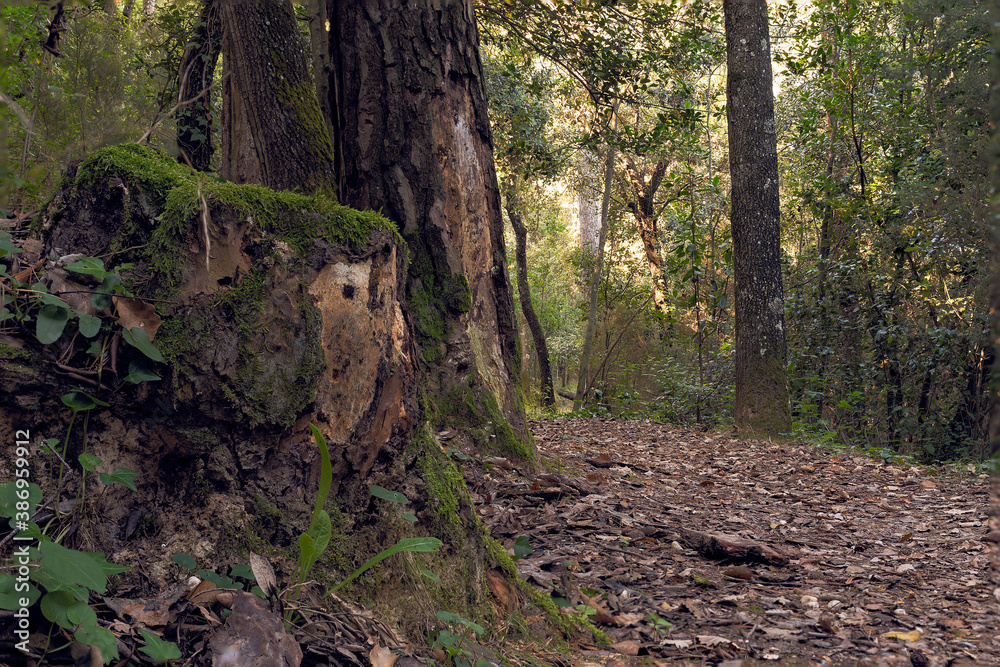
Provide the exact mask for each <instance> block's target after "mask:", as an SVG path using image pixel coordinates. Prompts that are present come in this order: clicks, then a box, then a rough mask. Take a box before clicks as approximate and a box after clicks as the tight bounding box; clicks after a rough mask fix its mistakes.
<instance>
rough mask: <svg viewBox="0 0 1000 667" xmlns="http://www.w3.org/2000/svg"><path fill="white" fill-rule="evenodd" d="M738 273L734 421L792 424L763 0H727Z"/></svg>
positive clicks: (771, 429)
mask: <svg viewBox="0 0 1000 667" xmlns="http://www.w3.org/2000/svg"><path fill="white" fill-rule="evenodd" d="M723 7H724V11H725V15H726V60H727V64H728V69H729V80H728V84H727V86H726V97H727V113H728V116H729V168H730V173H731V174H732V202H733V212H732V229H733V258H734V269H735V278H736V362H735V365H736V369H735V370H736V427H737V428H738V429H739V430H740V431H741V432H743V433H745V434H747V435H749V434H759V435H766V434H773V433H780V432H787V431H788V429H789V428H790V425H791V414H790V411H789V405H788V382H787V369H786V348H785V328H784V319H785V314H784V296H783V289H782V282H781V240H780V236H781V227H780V221H779V216H780V209H779V205H778V154H777V143H776V138H775V128H774V93H773V91H772V85H773V83H772V76H771V49H770V36H769V31H768V24H767V4H766V2H765V0H725V2H724V4H723Z"/></svg>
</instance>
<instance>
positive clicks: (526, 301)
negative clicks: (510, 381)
mask: <svg viewBox="0 0 1000 667" xmlns="http://www.w3.org/2000/svg"><path fill="white" fill-rule="evenodd" d="M506 195H507V217H508V218H509V219H510V226H511V227H513V229H514V243H515V245H514V261H515V264H516V265H517V295H518V297H519V298H520V300H521V312H522V313H524V321H525V322H527V324H528V329H529V330H530V331H531V341H532V343H534V345H535V354H536V356H537V357H538V366H539V375H540V376H541V377H540V380H541V385H542V405H544V406H545V407H551V406H553V405H555V403H556V396H555V390H554V388H553V386H552V367H551V366H550V364H549V347H548V345H547V344H546V343H545V332H544V331H543V330H542V324H541V322H539V321H538V315H537V314H536V313H535V306H534V304H533V303H532V301H531V287H530V286H529V285H528V253H527V246H528V230H527V229H526V228H525V226H524V221H523V220H521V201H520V198H519V197H518V184H517V182H516V181H515V180H514V178H511V179H510V182H508V183H507V187H506Z"/></svg>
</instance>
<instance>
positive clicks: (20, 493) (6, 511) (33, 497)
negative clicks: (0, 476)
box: [0, 481, 42, 518]
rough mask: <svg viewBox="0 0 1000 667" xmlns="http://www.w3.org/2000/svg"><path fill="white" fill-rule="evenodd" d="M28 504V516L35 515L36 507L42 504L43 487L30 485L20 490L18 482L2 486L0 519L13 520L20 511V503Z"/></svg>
mask: <svg viewBox="0 0 1000 667" xmlns="http://www.w3.org/2000/svg"><path fill="white" fill-rule="evenodd" d="M24 501H27V502H28V509H27V510H26V511H27V513H28V515H29V516H30V515H31V514H34V512H35V506H36V505H38V503H40V502H42V487H40V486H38V485H37V484H31V483H28V484H26V485H22V486H21V488H18V484H17V481H13V482H4V483H3V484H0V517H10V518H13V517H14V514H15V513H16V512H17V511H18V509H17V503H18V502H24Z"/></svg>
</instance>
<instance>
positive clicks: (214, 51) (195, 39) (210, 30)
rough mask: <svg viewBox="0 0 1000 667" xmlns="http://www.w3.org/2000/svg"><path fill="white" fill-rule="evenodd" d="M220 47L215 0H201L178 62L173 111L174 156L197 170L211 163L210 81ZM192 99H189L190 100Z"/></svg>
mask: <svg viewBox="0 0 1000 667" xmlns="http://www.w3.org/2000/svg"><path fill="white" fill-rule="evenodd" d="M221 49H222V23H221V21H220V20H219V7H218V2H217V0H205V4H204V6H203V7H202V11H201V16H200V17H199V19H198V23H197V24H196V26H195V29H194V34H192V35H191V42H190V45H189V46H188V48H187V49H186V50H185V51H184V56H183V57H182V58H181V66H180V77H179V78H180V83H179V88H180V90H179V92H178V96H177V97H178V102H180V103H181V104H185V102H186V103H187V104H185V106H182V107H181V109H180V111H178V113H177V148H178V150H179V151H180V155H179V156H178V160H179V161H180V162H181V163H182V164H189V165H190V166H191V167H193V168H194V169H197V170H198V171H207V170H208V168H209V167H210V166H211V163H212V152H213V148H212V112H211V108H212V104H211V102H212V98H211V85H212V81H213V79H214V78H215V66H216V63H217V62H218V60H219V53H220V52H221ZM192 100H193V101H192Z"/></svg>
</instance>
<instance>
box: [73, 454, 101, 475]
mask: <svg viewBox="0 0 1000 667" xmlns="http://www.w3.org/2000/svg"><path fill="white" fill-rule="evenodd" d="M77 458H78V459H79V461H80V465H81V466H82V467H83V469H84V470H88V471H90V472H93V471H95V470H97V466H99V465H104V461H102V460H101V459H99V458H97V457H96V456H94V455H93V454H88V453H87V452H84V453H83V454H80V456H78V457H77Z"/></svg>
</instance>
